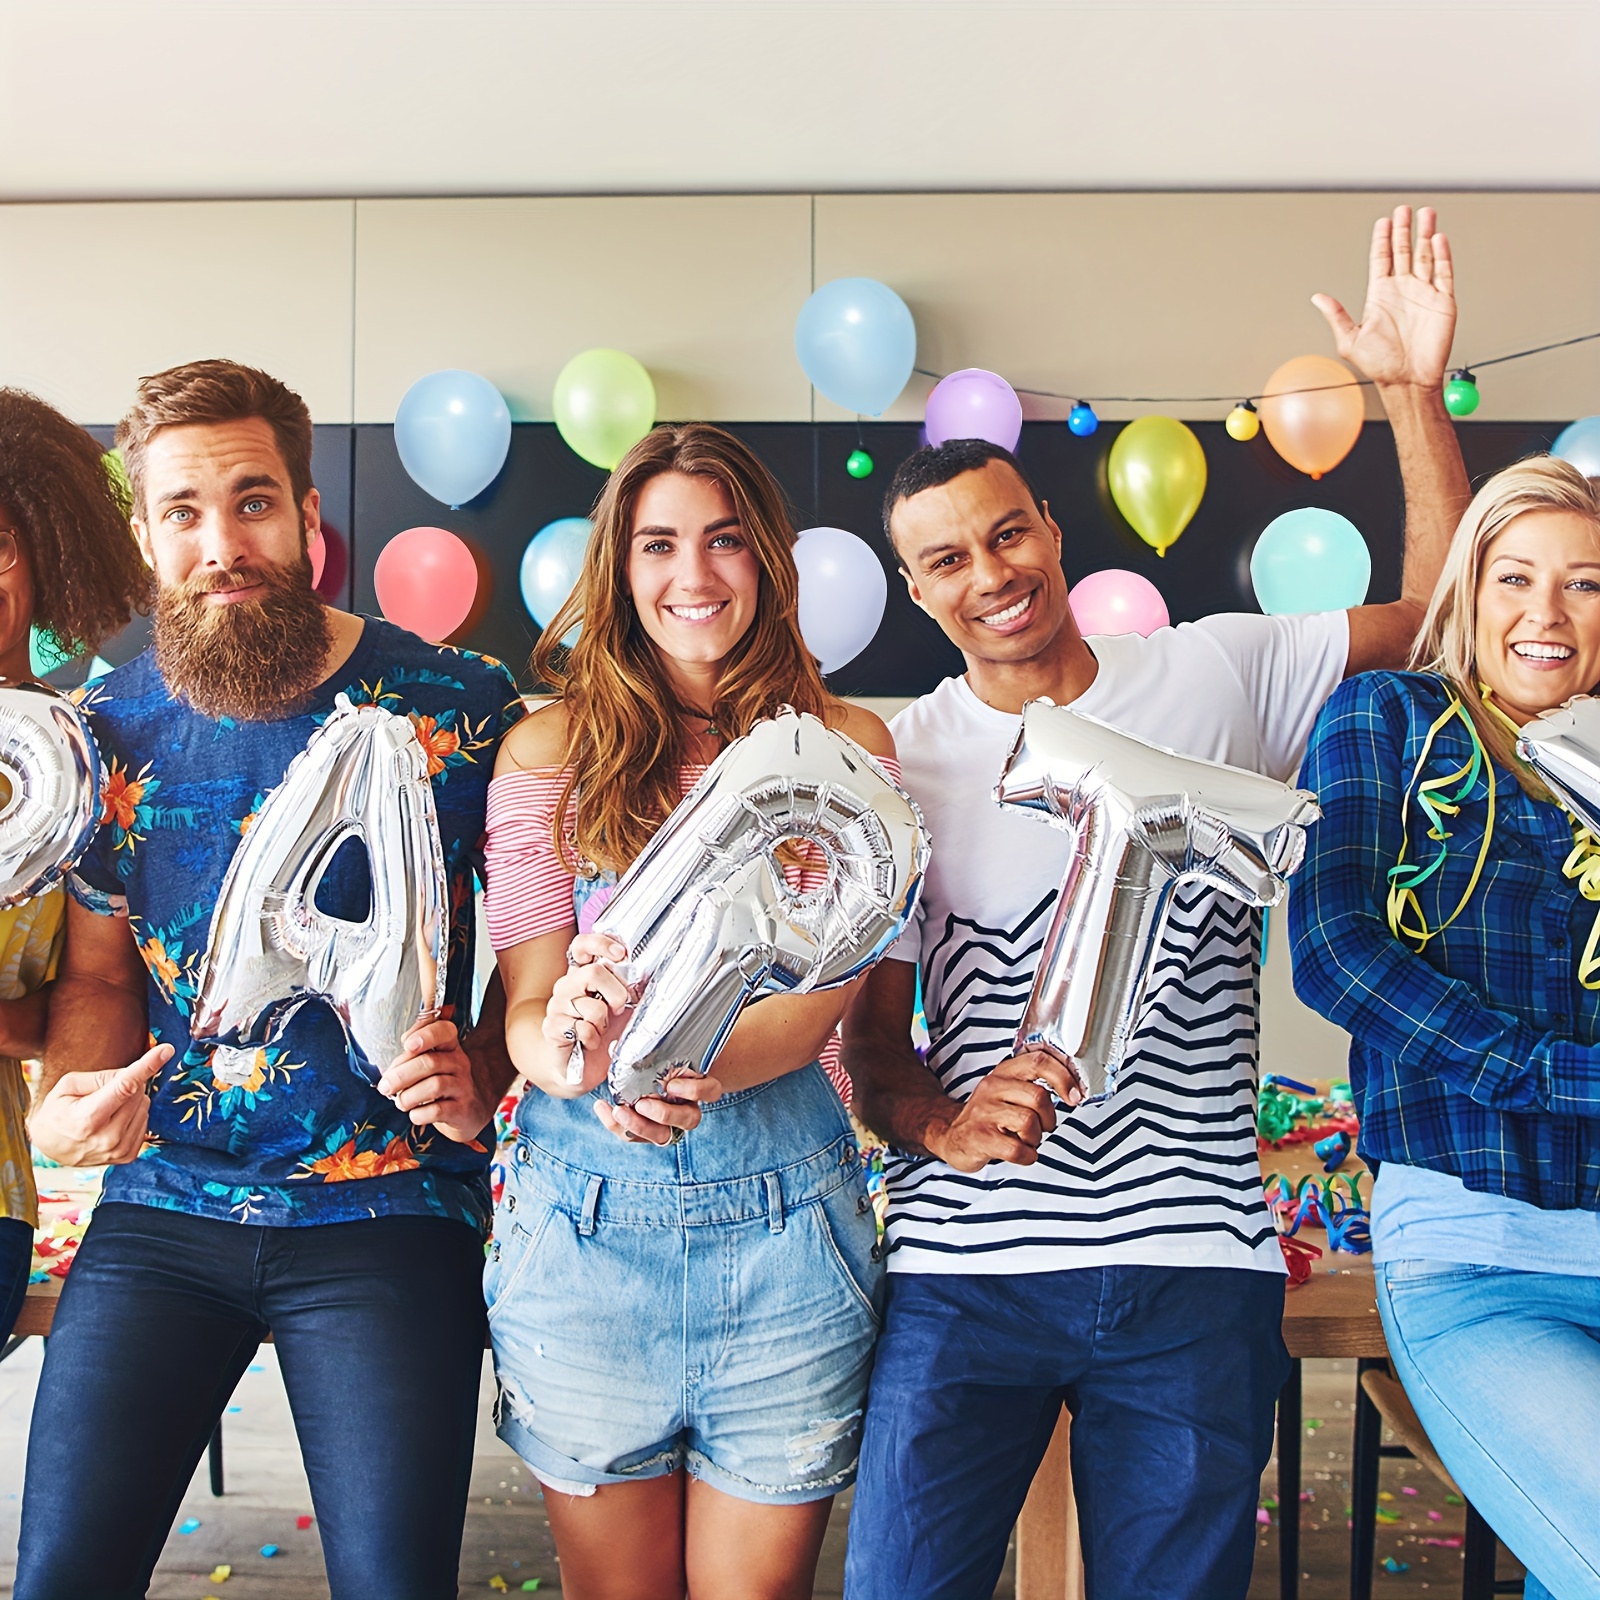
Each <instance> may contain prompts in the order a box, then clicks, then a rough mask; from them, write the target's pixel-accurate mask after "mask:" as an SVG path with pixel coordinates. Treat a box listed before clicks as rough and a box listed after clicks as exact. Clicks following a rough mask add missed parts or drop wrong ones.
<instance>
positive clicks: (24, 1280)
mask: <svg viewBox="0 0 1600 1600" xmlns="http://www.w3.org/2000/svg"><path fill="white" fill-rule="evenodd" d="M32 1268H33V1229H32V1228H31V1227H30V1226H29V1225H28V1224H27V1223H26V1222H22V1221H20V1220H19V1219H18V1218H16V1217H0V1345H3V1344H4V1343H5V1342H6V1340H7V1339H9V1338H10V1337H11V1330H12V1328H14V1327H15V1326H16V1323H17V1313H18V1312H19V1311H21V1310H22V1297H23V1296H24V1295H25V1294H27V1292H28V1273H29V1272H30V1271H31V1270H32Z"/></svg>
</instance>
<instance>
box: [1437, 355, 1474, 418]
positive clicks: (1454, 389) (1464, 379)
mask: <svg viewBox="0 0 1600 1600" xmlns="http://www.w3.org/2000/svg"><path fill="white" fill-rule="evenodd" d="M1479 398H1480V396H1479V394H1478V380H1477V379H1476V378H1475V377H1473V375H1472V374H1471V373H1470V372H1468V371H1467V369H1466V368H1465V367H1457V368H1456V370H1455V371H1454V372H1452V373H1451V374H1450V376H1449V377H1448V378H1447V379H1446V380H1445V386H1444V408H1445V410H1446V411H1448V412H1449V413H1450V415H1451V416H1452V417H1470V416H1471V415H1472V413H1473V412H1474V411H1476V410H1477V409H1478V400H1479Z"/></svg>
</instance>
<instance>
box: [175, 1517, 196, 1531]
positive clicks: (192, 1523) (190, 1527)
mask: <svg viewBox="0 0 1600 1600" xmlns="http://www.w3.org/2000/svg"><path fill="white" fill-rule="evenodd" d="M199 1526H200V1519H199V1517H185V1518H184V1519H183V1521H182V1522H180V1523H179V1524H178V1532H179V1533H193V1532H194V1531H195V1529H197V1528H198V1527H199Z"/></svg>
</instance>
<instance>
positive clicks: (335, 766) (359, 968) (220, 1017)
mask: <svg viewBox="0 0 1600 1600" xmlns="http://www.w3.org/2000/svg"><path fill="white" fill-rule="evenodd" d="M351 839H354V840H357V841H359V842H360V843H361V844H362V845H364V846H365V847H366V853H367V860H368V863H369V866H370V869H371V876H372V904H371V906H370V908H369V911H368V915H367V918H366V920H365V921H364V922H349V921H345V920H344V919H342V918H339V917H334V916H330V915H328V914H327V913H326V912H324V911H322V910H319V909H318V907H317V904H316V899H317V890H318V888H319V887H320V886H321V883H322V880H323V876H324V874H325V873H326V872H327V870H328V868H329V866H330V865H331V864H332V862H333V859H334V857H335V855H337V854H338V851H339V848H340V846H341V845H343V844H344V843H345V842H346V841H347V840H351ZM448 906H449V895H448V889H447V885H446V881H445V870H444V851H443V849H442V848H441V846H440V843H439V822H438V818H437V816H436V815H435V812H434V807H433V788H432V785H431V784H430V783H429V782H428V758H427V755H426V753H425V752H424V751H423V748H422V746H421V745H420V744H419V743H418V742H417V736H416V731H415V729H413V727H412V726H411V722H410V720H409V719H408V718H406V717H400V716H396V715H395V714H394V713H393V712H390V711H385V710H384V709H383V708H382V707H381V706H374V705H361V706H355V705H351V703H350V701H349V700H348V698H347V697H346V696H344V695H340V696H339V698H338V701H337V704H336V708H335V710H334V711H333V713H332V715H331V716H329V718H328V719H327V721H326V722H324V723H323V724H322V726H321V727H320V728H318V729H317V731H316V732H315V733H313V734H312V736H311V738H310V739H309V740H308V741H307V744H306V747H305V749H304V750H302V751H301V752H300V754H299V755H297V756H296V757H295V758H294V760H293V761H291V762H290V763H289V767H288V770H287V771H286V772H285V773H284V775H283V781H282V782H281V783H280V784H279V785H278V786H277V788H275V789H274V790H273V791H272V793H271V794H269V795H268V796H267V798H266V801H265V802H264V803H263V805H262V807H261V809H260V810H259V811H258V812H257V813H256V816H255V820H254V821H253V822H252V823H251V824H250V829H249V832H247V833H246V834H245V836H244V838H243V840H241V841H240V844H239V848H238V849H237V850H236V851H235V852H234V855H233V860H232V861H231V862H230V863H229V865H228V871H227V875H226V876H225V877H224V878H223V880H222V889H221V892H220V894H219V895H218V898H217V906H216V910H215V911H214V912H213V913H212V916H211V934H210V938H209V940H208V942H207V945H206V954H205V961H204V964H203V965H202V967H201V971H200V981H199V995H198V998H197V1000H196V1002H195V1008H194V1012H193V1014H192V1016H191V1017H190V1027H189V1033H190V1037H191V1038H194V1039H197V1040H214V1041H215V1042H216V1043H218V1044H225V1045H241V1044H250V1043H260V1042H262V1041H263V1040H265V1039H266V1038H268V1037H269V1036H270V1035H271V1034H272V1032H273V1030H274V1028H279V1027H281V1026H282V1025H283V1024H285V1023H286V1022H287V1021H288V1019H289V1018H290V1017H291V1016H292V1015H293V1014H294V1013H295V1011H297V1010H298V1009H299V1008H300V1007H301V1006H303V1005H305V1004H306V1003H307V1002H308V1001H312V1000H321V1001H324V1002H326V1003H327V1004H328V1005H329V1006H331V1007H332V1008H333V1010H334V1012H335V1013H336V1014H337V1015H338V1017H339V1020H340V1021H341V1022H342V1023H343V1024H344V1029H345V1034H346V1037H347V1038H348V1040H349V1043H350V1049H351V1059H352V1064H353V1065H354V1066H355V1067H356V1070H357V1071H359V1072H360V1073H361V1075H362V1076H363V1077H365V1078H366V1079H367V1080H368V1081H369V1082H371V1083H376V1082H377V1080H378V1078H379V1077H381V1076H382V1074H383V1070H384V1068H386V1067H387V1066H388V1065H389V1063H390V1062H391V1061H393V1060H394V1058H395V1057H396V1056H398V1055H399V1054H400V1052H401V1048H402V1040H403V1039H404V1037H405V1035H406V1034H407V1033H408V1032H409V1031H410V1030H411V1029H412V1028H414V1027H415V1026H416V1025H417V1023H418V1022H420V1021H424V1020H426V1019H428V1018H430V1017H432V1016H434V1015H436V1014H437V1012H438V1011H439V1009H440V1007H441V1006H442V1005H443V1004H444V988H445V958H446V941H447V939H448V937H449V928H448V917H447V914H446V913H447V909H448Z"/></svg>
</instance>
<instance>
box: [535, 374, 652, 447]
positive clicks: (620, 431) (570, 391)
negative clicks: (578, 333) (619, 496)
mask: <svg viewBox="0 0 1600 1600" xmlns="http://www.w3.org/2000/svg"><path fill="white" fill-rule="evenodd" d="M551 408H552V409H553V410H554V412H555V418H556V427H557V428H558V429H560V431H561V437H562V438H563V439H565V440H566V441H567V443H568V444H569V445H571V447H572V448H573V449H574V450H575V451H576V452H577V453H578V454H579V455H580V456H582V457H583V459H584V460H585V461H587V462H590V463H591V464H592V465H594V466H597V467H604V468H605V470H606V471H607V472H609V471H610V470H611V469H612V468H613V467H614V466H616V464H617V463H618V462H619V461H620V460H621V459H622V458H623V457H624V456H625V455H626V454H627V453H628V451H629V450H631V449H632V448H633V446H634V445H636V444H637V443H638V442H639V441H640V440H641V439H642V438H644V436H645V435H646V434H647V433H648V432H649V431H650V430H651V428H653V427H654V426H655V421H656V386H655V385H654V384H653V383H652V382H651V381H650V374H649V373H648V372H646V371H645V370H644V368H643V367H642V366H640V365H639V363H638V362H637V361H635V360H634V359H633V357H632V356H630V355H629V354H627V352H626V351H623V350H585V351H584V352H583V354H582V355H577V356H574V357H573V358H572V359H571V360H570V361H569V362H568V363H567V364H566V366H564V367H563V368H562V369H561V375H560V377H558V378H557V379H556V388H555V394H554V395H553V396H552V397H551Z"/></svg>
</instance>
